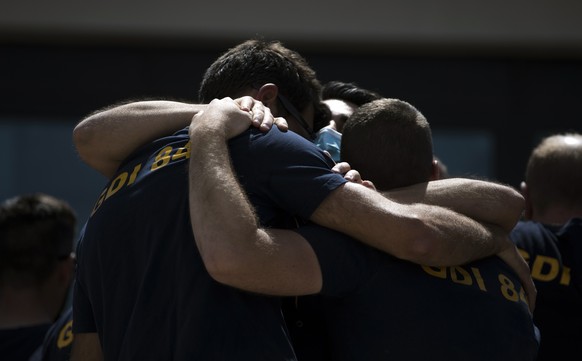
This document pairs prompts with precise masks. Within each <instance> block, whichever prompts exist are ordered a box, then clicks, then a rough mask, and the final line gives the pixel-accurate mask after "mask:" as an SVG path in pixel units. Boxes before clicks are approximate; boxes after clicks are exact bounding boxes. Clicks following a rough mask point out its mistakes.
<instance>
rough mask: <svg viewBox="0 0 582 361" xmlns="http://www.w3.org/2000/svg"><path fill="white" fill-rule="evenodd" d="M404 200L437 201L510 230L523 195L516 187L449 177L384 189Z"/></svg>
mask: <svg viewBox="0 0 582 361" xmlns="http://www.w3.org/2000/svg"><path fill="white" fill-rule="evenodd" d="M384 194H385V195H386V196H388V197H389V198H391V199H394V200H396V201H400V202H405V203H424V204H432V205H439V206H441V207H445V208H449V209H452V210H454V211H455V212H458V213H461V214H464V215H466V216H468V217H470V218H473V219H475V220H477V221H479V222H484V223H489V224H493V225H497V226H499V227H501V228H503V229H504V230H506V231H510V230H511V229H512V228H513V227H514V226H515V224H516V222H517V221H518V220H519V218H520V216H521V213H522V211H523V207H524V199H523V197H522V196H521V194H520V193H519V192H517V190H515V189H513V188H511V187H508V186H504V185H501V184H497V183H493V182H486V181H480V180H474V179H466V178H450V179H444V180H439V181H432V182H428V183H423V184H417V185H413V186H410V187H406V188H400V189H396V190H392V191H389V192H384Z"/></svg>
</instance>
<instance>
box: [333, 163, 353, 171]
mask: <svg viewBox="0 0 582 361" xmlns="http://www.w3.org/2000/svg"><path fill="white" fill-rule="evenodd" d="M350 169H352V167H350V164H349V163H347V162H339V163H336V165H334V166H333V168H332V169H331V170H332V171H334V172H335V173H338V174H346V173H347V172H348V171H349V170H350Z"/></svg>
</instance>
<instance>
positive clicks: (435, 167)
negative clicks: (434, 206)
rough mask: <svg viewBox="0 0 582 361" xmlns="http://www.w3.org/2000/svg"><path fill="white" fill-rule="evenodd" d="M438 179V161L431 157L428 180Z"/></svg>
mask: <svg viewBox="0 0 582 361" xmlns="http://www.w3.org/2000/svg"><path fill="white" fill-rule="evenodd" d="M439 179H441V169H440V167H439V161H438V160H436V159H434V158H433V160H432V168H431V171H430V179H429V180H431V181H434V180H439Z"/></svg>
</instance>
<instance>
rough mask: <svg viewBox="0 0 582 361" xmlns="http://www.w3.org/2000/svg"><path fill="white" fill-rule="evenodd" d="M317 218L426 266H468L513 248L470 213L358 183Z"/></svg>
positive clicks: (329, 199)
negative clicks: (393, 197)
mask: <svg viewBox="0 0 582 361" xmlns="http://www.w3.org/2000/svg"><path fill="white" fill-rule="evenodd" d="M312 220H313V221H314V222H316V223H318V224H320V225H323V226H326V227H329V228H333V229H335V230H338V231H341V232H344V233H346V234H349V235H350V236H352V237H354V238H356V239H358V240H360V241H362V242H363V243H366V244H368V245H370V246H372V247H375V248H378V249H380V250H382V251H385V252H387V253H390V254H392V255H393V256H395V257H398V258H401V259H405V260H408V261H412V262H415V263H420V264H425V265H435V266H437V265H438V266H448V265H458V264H463V263H466V262H468V261H472V260H474V259H477V258H482V257H486V256H490V255H493V254H496V253H497V252H499V251H500V250H501V249H502V248H503V247H504V246H507V244H506V243H505V241H504V240H503V239H500V238H499V237H497V236H496V235H494V234H492V233H491V231H490V230H489V229H488V228H487V227H485V226H483V225H482V224H480V223H479V222H477V221H475V220H473V219H471V218H469V217H467V216H464V215H461V214H458V213H456V212H454V211H452V210H449V209H446V208H443V207H438V206H431V205H424V204H413V205H405V204H399V203H396V202H393V201H390V200H388V199H386V198H384V197H383V196H382V195H380V194H379V193H377V192H375V191H372V190H369V189H366V188H365V187H362V186H359V185H357V184H353V183H347V184H345V185H344V186H342V187H340V188H339V189H337V190H336V191H334V193H332V194H331V195H330V196H328V197H327V198H326V200H325V201H324V202H323V203H322V204H321V205H320V206H319V207H318V209H317V210H316V211H315V213H314V214H313V215H312Z"/></svg>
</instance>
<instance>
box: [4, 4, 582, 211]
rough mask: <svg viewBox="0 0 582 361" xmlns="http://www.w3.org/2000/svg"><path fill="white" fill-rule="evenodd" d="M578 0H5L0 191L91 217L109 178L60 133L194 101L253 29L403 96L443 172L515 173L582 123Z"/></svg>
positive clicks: (332, 75) (330, 75)
mask: <svg viewBox="0 0 582 361" xmlns="http://www.w3.org/2000/svg"><path fill="white" fill-rule="evenodd" d="M581 19H582V2H579V1H565V0H548V1H536V0H532V1H523V0H513V1H499V0H493V1H487V2H484V1H467V0H464V1H461V0H458V1H452V0H445V1H438V0H437V1H435V0H384V1H372V0H360V1H346V0H336V1H333V2H332V1H317V2H316V1H308V0H298V1H292V2H274V1H262V0H250V1H240V2H234V1H224V0H213V1H208V2H201V1H186V0H167V1H151V0H146V1H135V0H133V1H130V0H117V1H107V0H104V1H103V0H102V1H96V0H89V1H66V0H52V1H40V0H35V1H30V0H3V1H2V4H1V10H0V164H2V168H0V199H5V198H7V197H10V196H13V195H16V194H20V193H27V192H36V191H42V192H46V193H50V194H52V195H55V196H58V197H62V198H65V199H67V200H68V201H69V202H70V203H71V204H72V205H73V206H74V207H75V209H76V210H77V212H78V213H79V217H80V220H81V222H84V221H85V220H86V218H87V217H88V214H89V212H90V209H91V208H92V206H93V203H94V201H95V200H96V198H97V196H98V194H99V193H100V191H101V187H102V186H103V185H104V184H105V182H106V180H105V178H104V177H102V176H100V175H99V174H98V173H97V172H95V171H93V170H92V169H90V168H88V167H87V166H85V165H84V164H83V163H82V162H80V161H79V160H78V158H77V156H76V154H75V151H74V148H73V145H72V142H71V131H72V129H73V127H74V125H75V124H76V123H77V122H78V121H79V120H81V119H82V118H83V117H84V116H86V115H87V114H89V113H91V112H92V111H94V110H97V109H99V108H102V107H105V106H107V105H110V104H112V103H116V102H120V101H125V100H128V99H141V98H172V99H181V100H189V101H194V100H195V99H196V92H197V89H198V83H199V81H200V79H201V75H202V73H203V71H204V70H205V69H206V67H207V66H208V65H209V64H210V63H211V62H212V61H213V60H214V59H215V58H216V57H217V56H218V55H220V54H221V53H222V52H223V51H225V50H226V49H227V48H229V47H231V46H233V45H235V44H237V43H239V42H240V41H243V40H246V39H248V38H251V37H255V36H262V37H265V38H267V39H278V40H281V41H283V42H284V44H285V45H287V46H288V47H290V48H292V49H294V50H298V51H299V52H300V53H302V54H303V55H304V56H305V57H306V58H307V60H308V61H309V63H310V64H311V65H312V67H313V68H314V69H315V70H316V71H317V73H318V76H319V78H320V79H321V80H322V82H326V81H329V80H342V81H350V82H356V83H357V84H359V85H361V86H363V87H366V88H369V89H372V90H376V91H378V92H380V93H381V94H383V95H385V96H387V97H395V98H400V99H403V100H406V101H408V102H410V103H412V104H413V105H415V106H416V107H417V108H418V109H419V110H420V111H421V112H422V113H423V114H424V115H425V116H426V117H427V119H428V120H429V122H430V123H431V126H432V129H433V133H434V138H435V153H436V154H437V156H439V157H440V159H441V160H442V161H443V162H444V163H445V164H446V165H447V167H448V170H449V172H450V173H451V175H453V176H471V177H480V178H487V179H492V180H497V181H500V182H503V183H507V184H509V185H512V186H514V187H518V186H519V182H520V181H521V179H522V175H523V172H524V170H525V162H526V161H527V156H528V154H529V152H530V150H531V148H532V147H533V146H534V145H535V143H537V141H538V140H539V139H540V137H542V136H544V135H547V134H549V133H552V132H562V131H568V130H577V131H582V122H581V116H580V110H579V109H578V106H580V104H581V102H582V20H581Z"/></svg>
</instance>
